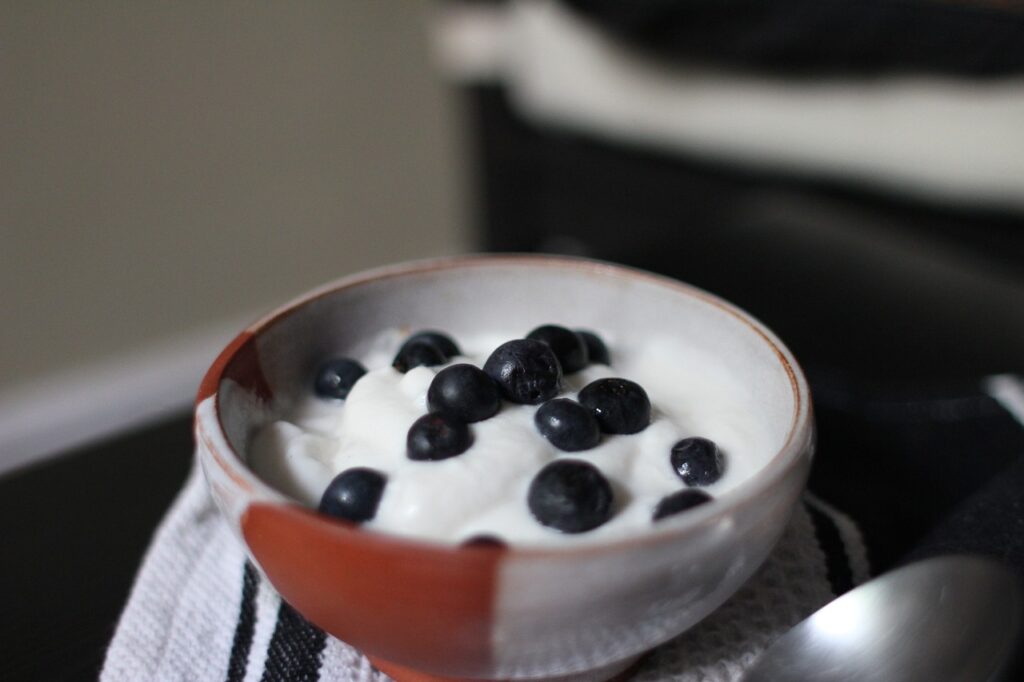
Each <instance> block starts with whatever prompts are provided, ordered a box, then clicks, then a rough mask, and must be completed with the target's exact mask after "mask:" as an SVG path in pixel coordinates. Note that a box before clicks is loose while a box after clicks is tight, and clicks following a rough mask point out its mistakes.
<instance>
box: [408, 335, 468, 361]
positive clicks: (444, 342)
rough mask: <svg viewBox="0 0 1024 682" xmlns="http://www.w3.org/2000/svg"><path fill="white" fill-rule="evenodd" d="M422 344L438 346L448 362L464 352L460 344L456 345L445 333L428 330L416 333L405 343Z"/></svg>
mask: <svg viewBox="0 0 1024 682" xmlns="http://www.w3.org/2000/svg"><path fill="white" fill-rule="evenodd" d="M420 342H425V343H429V344H431V345H433V346H436V347H437V349H438V350H439V351H441V353H442V354H443V355H444V357H445V360H447V359H448V358H452V357H455V356H456V355H461V354H462V351H460V350H459V346H458V344H456V343H455V341H453V340H452V337H450V336H448V335H447V334H445V333H443V332H438V331H434V330H432V329H428V330H425V331H421V332H416V333H415V334H413V335H412V336H410V337H409V338H408V339H406V340H405V343H407V344H409V343H420Z"/></svg>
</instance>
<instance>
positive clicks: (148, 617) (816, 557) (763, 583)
mask: <svg viewBox="0 0 1024 682" xmlns="http://www.w3.org/2000/svg"><path fill="white" fill-rule="evenodd" d="M867 576H868V565H867V559H866V556H865V551H864V545H863V543H862V541H861V538H860V533H859V531H858V529H857V527H856V526H855V525H854V524H853V522H852V521H850V519H849V518H847V517H846V516H844V515H843V514H841V513H839V512H837V511H836V510H835V509H833V508H831V507H830V506H829V505H827V504H825V503H824V502H822V501H820V500H818V499H816V498H814V497H813V496H811V495H809V494H808V495H806V496H805V498H804V500H803V503H802V504H801V505H799V507H798V508H797V510H796V513H795V514H794V517H793V519H792V521H791V523H790V525H789V528H788V529H787V531H786V533H785V534H784V536H783V538H782V539H781V541H780V542H779V544H778V546H777V547H776V549H775V550H774V552H773V554H772V555H771V557H770V558H769V559H768V561H767V562H766V564H765V565H764V566H763V567H762V569H761V570H760V571H759V572H758V573H757V574H756V575H755V576H754V578H753V579H751V581H750V582H749V583H748V584H747V585H746V586H745V587H744V588H742V589H741V590H740V591H739V592H738V593H737V594H736V595H734V596H733V598H732V599H731V600H730V601H728V602H727V603H726V604H725V605H723V606H722V608H720V609H719V610H718V611H716V612H715V613H714V614H712V615H711V616H710V617H708V618H707V619H705V620H704V621H703V622H701V623H700V624H699V625H697V626H696V627H694V628H693V629H691V630H689V631H687V632H686V633H684V634H682V635H681V636H680V637H678V638H676V639H675V640H673V641H671V642H669V643H667V644H665V645H663V646H661V647H660V648H658V649H656V650H655V651H654V652H652V654H651V655H649V656H647V657H646V658H644V659H643V660H642V662H641V664H640V665H639V667H638V668H636V669H635V672H634V673H633V675H632V679H633V680H636V681H638V682H641V681H642V682H652V681H654V680H667V679H671V680H680V681H687V682H689V681H694V682H697V681H712V680H713V681H719V680H722V681H724V680H736V679H738V678H739V677H740V675H741V674H742V672H743V671H744V670H745V669H746V668H747V667H749V666H750V664H751V663H752V662H753V661H754V660H755V659H756V657H757V655H758V654H759V653H760V651H761V650H763V649H764V647H765V646H766V645H767V644H769V643H770V642H771V641H773V640H774V639H775V638H776V637H778V636H779V635H780V634H782V633H783V632H785V631H786V630H787V629H788V628H790V627H792V626H793V625H795V624H796V623H797V622H799V621H800V620H802V619H803V618H804V617H806V616H807V615H809V614H810V613H811V612H813V611H814V610H816V609H817V608H819V607H820V606H822V605H823V604H825V603H826V602H828V601H829V600H831V599H832V598H834V597H835V596H836V595H837V594H840V593H842V592H845V591H846V590H849V589H850V588H851V587H852V586H854V585H856V584H858V583H860V582H861V581H863V580H865V579H866V578H867ZM101 679H102V680H104V681H106V682H120V681H125V682H144V681H146V680H160V681H161V682H163V681H166V680H189V681H191V680H218V681H219V680H224V681H227V682H256V681H264V682H270V681H278V680H280V681H291V680H302V681H306V680H310V681H312V680H348V681H353V682H354V681H358V682H383V681H384V680H387V679H388V677H387V676H386V675H384V674H383V673H381V672H380V671H378V670H376V669H375V668H374V667H373V666H372V665H371V664H370V663H369V661H368V660H367V659H366V658H365V657H364V656H362V655H361V654H360V653H359V652H358V651H356V650H355V649H354V648H352V647H350V646H348V645H347V644H345V643H344V642H341V641H339V640H337V639H334V638H332V637H330V636H329V635H325V634H324V632H323V631H321V630H320V629H319V628H317V627H315V626H313V625H311V624H309V623H307V622H306V621H305V620H304V619H303V618H302V617H301V616H300V615H299V614H298V613H296V612H295V611H294V610H292V609H291V608H290V607H289V606H288V605H287V604H286V603H284V602H282V601H281V599H280V597H278V595H277V594H276V593H275V592H274V590H273V588H272V587H271V586H270V584H269V583H268V582H267V581H266V579H265V578H263V577H262V576H261V575H260V573H259V572H258V571H257V570H256V569H255V568H254V567H253V565H252V564H251V563H249V561H248V560H247V558H246V555H245V552H244V551H243V550H242V548H241V546H240V545H239V543H238V541H237V540H236V539H235V537H234V536H233V535H232V534H231V531H230V529H229V528H228V525H227V524H226V522H225V521H224V520H223V519H222V518H221V516H220V514H219V512H218V510H217V508H216V506H215V505H214V503H213V501H212V500H211V499H210V497H209V495H208V494H207V491H206V487H205V483H204V481H203V478H202V474H201V473H200V472H199V470H198V467H196V468H195V469H194V470H193V471H192V473H191V475H190V477H189V479H188V482H187V483H186V486H185V488H184V490H183V491H182V492H181V494H180V495H179V497H178V499H177V501H176V502H175V503H174V505H173V506H172V507H171V510H170V511H169V512H168V515H167V517H166V518H165V519H164V521H163V523H162V524H161V526H160V528H159V529H158V530H157V533H156V536H155V538H154V540H153V543H152V546H151V547H150V549H149V552H148V554H147V556H146V558H145V560H144V562H143V564H142V568H141V570H140V572H139V575H138V576H137V578H136V582H135V586H134V587H133V589H132V593H131V596H130V598H129V600H128V604H127V606H126V607H125V610H124V612H123V613H122V615H121V619H120V622H119V624H118V627H117V631H116V633H115V635H114V639H113V641H112V642H111V644H110V648H109V649H108V651H107V657H106V661H105V664H104V667H103V672H102V675H101Z"/></svg>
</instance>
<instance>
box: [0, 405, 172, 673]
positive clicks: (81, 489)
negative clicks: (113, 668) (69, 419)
mask: <svg viewBox="0 0 1024 682" xmlns="http://www.w3.org/2000/svg"><path fill="white" fill-rule="evenodd" d="M191 462H192V422H191V416H190V415H189V414H188V413H187V412H182V413H181V414H180V415H176V416H173V417H169V418H167V419H165V420H163V421H160V422H157V423H153V424H149V425H146V426H144V427H142V428H139V429H138V430H136V431H134V432H132V433H127V434H123V435H118V436H116V437H114V438H112V439H109V440H106V441H104V442H100V443H97V444H94V445H89V446H87V447H84V448H81V449H78V450H75V451H73V452H68V453H65V454H62V455H60V456H58V457H55V458H53V459H49V460H46V461H44V462H40V463H38V464H36V465H34V466H31V467H28V468H25V469H19V470H17V471H14V472H12V473H10V474H7V475H4V476H2V477H0V538H3V551H2V554H0V585H2V586H3V589H4V591H5V592H6V593H7V594H6V596H5V598H4V599H3V600H2V604H3V608H2V609H0V642H2V643H3V644H2V645H0V660H2V668H0V679H3V680H95V679H96V677H97V675H98V673H99V670H100V667H101V666H102V664H103V655H104V652H105V651H106V647H107V643H108V642H109V641H110V639H111V637H112V636H113V634H114V628H115V626H116V625H117V619H118V616H119V615H120V613H121V609H122V607H123V606H124V604H125V601H126V600H127V598H128V592H129V590H130V589H131V586H132V580H133V579H134V577H135V573H136V571H137V570H138V567H139V564H140V562H141V560H142V557H143V555H144V553H145V551H146V547H147V546H148V544H149V541H150V538H151V537H152V535H153V532H154V530H155V529H156V527H157V524H158V523H159V522H160V519H161V518H162V516H163V515H164V513H165V512H166V510H167V508H168V506H169V505H170V503H171V501H172V500H173V499H174V496H175V495H176V494H177V491H178V490H179V489H180V488H181V486H182V484H183V483H184V480H185V477H186V475H187V474H188V471H189V468H190V466H191Z"/></svg>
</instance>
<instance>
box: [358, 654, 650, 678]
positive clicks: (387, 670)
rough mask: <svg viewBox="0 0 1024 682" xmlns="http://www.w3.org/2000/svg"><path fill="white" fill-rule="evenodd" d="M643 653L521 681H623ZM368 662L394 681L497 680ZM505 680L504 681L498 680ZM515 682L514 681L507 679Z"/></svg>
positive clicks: (381, 662)
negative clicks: (589, 667) (598, 664)
mask: <svg viewBox="0 0 1024 682" xmlns="http://www.w3.org/2000/svg"><path fill="white" fill-rule="evenodd" d="M642 656H643V654H638V655H636V656H631V657H629V658H626V659H623V660H621V661H616V662H615V663H611V664H609V665H606V666H603V667H601V668H595V669H593V670H584V671H583V672H579V673H572V674H570V675H558V676H555V677H531V678H524V679H522V680H521V682H625V680H628V679H629V678H630V677H631V676H632V674H633V670H634V669H635V668H636V666H637V664H638V663H639V662H640V659H641V658H642ZM369 659H370V662H371V663H372V664H373V666H374V667H375V668H377V670H380V671H381V672H382V673H384V674H385V675H387V676H388V677H390V678H391V679H393V680H395V681H396V682H499V681H498V680H467V679H465V678H456V677H441V676H439V675H431V674H430V673H424V672H420V671H419V670H413V669H412V668H406V667H405V666H401V665H398V664H396V663H391V662H389V661H384V660H381V659H379V658H376V657H375V656H370V657H369ZM500 682H505V681H500ZM508 682H515V681H511V680H510V681H508Z"/></svg>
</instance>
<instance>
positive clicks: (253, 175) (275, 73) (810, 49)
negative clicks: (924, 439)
mask: <svg viewBox="0 0 1024 682" xmlns="http://www.w3.org/2000/svg"><path fill="white" fill-rule="evenodd" d="M1021 27H1022V16H1021V14H1020V12H1019V11H1017V10H1015V9H1013V8H1012V7H1009V6H1003V5H1001V4H991V5H990V4H987V3H961V2H953V3H946V2H929V1H924V0H922V1H920V2H910V3H899V4H893V3H888V2H867V3H857V6H855V7H847V6H846V3H839V2H825V3H820V2H817V3H806V2H796V1H788V2H783V3H777V4H772V5H770V6H763V5H762V4H761V3H753V2H730V3H725V4H721V3H707V2H700V1H693V2H678V3H670V2H668V3H667V2H656V1H654V0H640V1H639V2H625V1H623V0H601V1H598V2H586V3H584V2H575V1H570V0H566V1H563V2H559V1H556V0H545V1H540V0H537V1H513V2H462V3H452V2H446V3H441V2H427V1H426V0H415V1H413V0H409V1H407V2H404V3H401V4H398V5H394V4H390V3H388V4H384V3H368V2H336V3H326V2H324V3H299V4H292V3H288V4H285V3H268V4H266V5H263V6H260V7H249V6H244V7H243V6H242V5H238V4H234V3H219V4H216V5H208V4H204V3H177V4H173V5H149V4H143V5H140V4H123V3H98V4H93V5H89V6H80V5H75V4H70V3H49V2H42V3H16V2H15V3H4V4H2V5H0V93H2V94H0V100H2V101H3V108H2V115H0V121H2V123H0V206H2V211H0V234H2V241H0V290H2V291H3V296H0V329H2V330H3V333H2V334H0V446H2V447H0V452H3V455H2V457H0V467H5V466H13V465H15V464H17V463H19V462H21V461H27V460H28V459H31V458H32V457H35V456H37V455H40V454H42V453H45V452H48V451H54V450H56V449H59V448H60V447H62V446H64V445H66V444H68V443H73V442H77V441H78V440H81V439H83V438H89V437H95V436H99V435H102V434H103V433H104V432H106V431H108V430H110V429H111V428H117V427H120V426H122V425H130V424H131V423H133V422H135V421H138V420H141V419H144V418H147V417H151V416H153V415H156V414H162V413H164V412H168V411H174V410H179V409H181V408H182V406H184V405H187V402H188V398H189V395H190V393H191V391H192V390H193V388H194V386H195V385H196V383H197V381H198V378H199V376H200V374H201V372H202V370H203V368H204V367H205V366H206V365H207V364H208V363H209V360H210V358H211V356H212V355H213V354H214V353H215V352H216V350H217V349H218V348H219V347H220V346H221V345H222V344H223V343H224V341H225V340H226V339H227V338H229V337H230V336H231V335H232V332H234V331H236V330H237V329H238V328H239V327H241V326H242V325H243V324H244V323H245V322H246V321H247V320H249V319H252V318H253V317H254V316H256V315H257V314H259V313H261V312H263V311H265V310H267V309H268V308H269V307H271V306H273V305H275V304H277V303H280V302H283V301H285V300H287V299H288V298H290V297H292V296H294V295H296V294H298V293H300V292H302V291H303V290H305V289H307V288H309V287H311V286H314V285H316V284H318V283H321V282H324V281H327V280H330V279H332V278H336V277H339V276H342V275H344V274H347V273H351V272H354V271H356V270H360V269H364V268H367V267H370V266H373V265H378V264H382V263H387V262H393V261H400V260H405V259H410V258H416V257H423V256H431V255H441V254H448V253H453V252H460V251H465V250H480V249H488V250H516V251H553V252H562V253H574V254H581V255H590V256H594V257H598V258H606V259H610V260H615V261H620V262H625V263H629V264H632V265H637V266H640V267H644V268H649V269H653V270H657V271H660V272H665V273H668V274H671V275H673V276H676V277H679V278H681V279H683V280H686V281H689V282H692V283H694V284H697V285H698V286H702V287H705V288H707V289H709V290H711V291H713V292H715V293H718V294H721V295H723V296H725V297H726V298H729V299H732V300H734V301H735V302H737V303H738V304H740V305H741V306H743V307H746V308H748V309H749V310H750V311H751V312H753V313H754V314H755V315H757V316H759V317H761V318H762V319H763V320H764V321H765V322H767V323H768V324H769V325H770V326H772V327H773V328H774V329H775V330H776V331H777V332H778V333H779V334H780V335H781V336H782V338H784V339H785V340H786V341H787V342H788V343H789V344H790V345H791V346H792V347H793V349H794V351H795V352H796V354H797V356H798V357H800V358H801V359H802V361H803V362H804V363H805V365H806V368H807V369H808V372H809V373H810V374H811V376H812V380H813V381H814V383H815V387H816V390H817V391H819V393H821V394H822V395H823V396H824V395H825V394H826V393H827V392H828V391H829V390H832V389H833V388H834V387H836V386H841V387H849V386H850V385H851V384H856V385H862V384H872V385H874V384H877V383H879V382H882V383H887V384H888V383H899V384H901V385H903V386H909V387H918V386H921V385H925V384H932V383H938V384H941V385H949V384H950V382H968V383H972V384H977V382H978V381H980V380H981V378H983V377H985V376H987V375H990V374H995V373H1000V372H1007V371H1012V370H1015V369H1017V370H1019V369H1020V368H1021V366H1022V364H1024V358H1022V353H1024V351H1022V349H1024V80H1022V74H1024V48H1022V47H1021V45H1022V44H1024V33H1022V28H1021Z"/></svg>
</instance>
